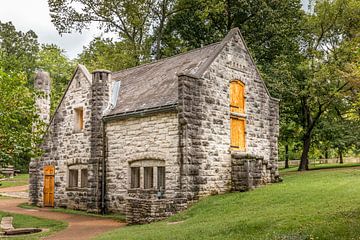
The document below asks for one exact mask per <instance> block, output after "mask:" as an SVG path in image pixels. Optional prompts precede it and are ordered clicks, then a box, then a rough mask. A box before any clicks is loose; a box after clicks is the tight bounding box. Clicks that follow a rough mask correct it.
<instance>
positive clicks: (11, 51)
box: [0, 22, 74, 171]
mask: <svg viewBox="0 0 360 240" xmlns="http://www.w3.org/2000/svg"><path fill="white" fill-rule="evenodd" d="M73 68H74V64H73V63H72V62H71V61H69V60H68V59H67V58H66V57H65V56H64V54H63V51H62V50H61V49H59V48H58V47H56V46H55V45H43V46H42V47H41V48H40V46H39V44H38V42H37V36H36V34H35V33H34V32H33V31H28V32H27V33H22V32H21V31H17V30H16V29H15V27H14V26H13V25H12V23H11V22H9V23H1V22H0V165H7V164H11V165H15V168H17V169H20V170H22V171H27V168H28V163H29V161H30V158H31V157H35V156H37V155H38V154H39V149H38V148H37V146H38V144H39V143H40V140H41V137H42V135H43V131H42V130H41V129H43V128H42V127H41V126H43V123H42V122H40V120H39V118H38V116H37V115H36V109H35V105H34V103H35V98H36V96H37V95H39V94H41V93H37V92H34V89H33V82H34V74H35V70H36V69H42V70H45V71H48V72H49V73H50V74H51V77H52V87H53V89H52V110H54V108H55V107H56V105H57V103H58V102H59V99H60V97H61V96H62V94H63V92H64V89H65V86H66V84H67V82H68V81H69V79H70V76H71V74H72V71H73ZM35 125H37V126H39V127H38V128H36V129H35V128H34V131H33V126H35Z"/></svg>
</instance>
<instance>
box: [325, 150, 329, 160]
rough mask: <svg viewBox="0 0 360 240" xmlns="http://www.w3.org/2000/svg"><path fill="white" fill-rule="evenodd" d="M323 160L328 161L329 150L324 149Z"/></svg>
mask: <svg viewBox="0 0 360 240" xmlns="http://www.w3.org/2000/svg"><path fill="white" fill-rule="evenodd" d="M325 159H329V149H328V148H325Z"/></svg>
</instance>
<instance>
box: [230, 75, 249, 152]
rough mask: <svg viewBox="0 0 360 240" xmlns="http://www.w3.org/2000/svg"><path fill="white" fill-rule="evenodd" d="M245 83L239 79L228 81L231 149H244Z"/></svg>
mask: <svg viewBox="0 0 360 240" xmlns="http://www.w3.org/2000/svg"><path fill="white" fill-rule="evenodd" d="M244 114H245V85H244V84H243V83H242V82H241V81H238V80H236V81H231V82H230V138H231V140H230V145H231V148H232V149H235V150H241V151H245V146H246V139H245V136H246V135H245V128H246V119H245V115H244Z"/></svg>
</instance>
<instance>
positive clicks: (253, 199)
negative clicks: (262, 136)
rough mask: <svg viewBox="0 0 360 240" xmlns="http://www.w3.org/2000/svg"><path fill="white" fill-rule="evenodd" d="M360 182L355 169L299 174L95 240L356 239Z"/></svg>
mask: <svg viewBox="0 0 360 240" xmlns="http://www.w3.org/2000/svg"><path fill="white" fill-rule="evenodd" d="M359 177H360V172H359V170H358V169H351V168H348V169H338V170H335V169H334V170H332V171H321V170H318V171H310V172H306V173H301V174H300V173H296V172H295V173H292V174H289V175H286V176H284V182H283V183H280V184H274V185H270V186H267V187H266V188H258V189H256V190H254V191H250V192H245V193H230V194H224V195H219V196H211V197H207V198H204V199H202V200H201V201H200V202H199V203H196V204H195V205H194V206H192V207H191V208H190V209H188V210H186V211H184V212H182V213H179V214H177V215H175V216H173V217H171V218H170V219H169V220H166V221H162V222H157V223H152V224H147V225H142V226H129V227H126V228H123V229H118V230H115V231H112V232H109V233H106V234H104V235H102V236H100V237H98V238H97V239H169V238H171V239H356V238H357V237H358V236H359V234H360V230H359V226H360V218H359V217H360V209H359V204H360V178H359ZM358 183H359V184H358ZM345 186H351V188H349V187H345ZM299 199H301V201H300V202H299ZM301 203H303V204H301Z"/></svg>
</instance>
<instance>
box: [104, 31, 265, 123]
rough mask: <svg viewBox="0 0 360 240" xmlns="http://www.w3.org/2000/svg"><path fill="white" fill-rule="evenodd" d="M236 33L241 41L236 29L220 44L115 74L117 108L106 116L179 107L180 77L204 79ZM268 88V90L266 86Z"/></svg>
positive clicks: (113, 76)
mask: <svg viewBox="0 0 360 240" xmlns="http://www.w3.org/2000/svg"><path fill="white" fill-rule="evenodd" d="M234 34H239V35H240V37H241V38H242V36H241V33H240V30H239V29H238V28H234V29H232V30H231V31H230V32H229V33H228V34H227V36H226V37H225V38H224V39H223V40H222V41H221V42H218V43H214V44H211V45H208V46H205V47H202V48H198V49H195V50H192V51H189V52H186V53H182V54H179V55H176V56H173V57H169V58H165V59H162V60H159V61H156V62H153V63H149V64H144V65H140V66H137V67H134V68H129V69H125V70H122V71H119V72H114V73H112V78H113V80H115V81H121V87H120V91H119V96H118V99H117V102H116V105H115V107H114V108H113V109H112V110H111V111H110V112H108V114H107V115H106V117H112V116H119V115H127V114H128V113H133V112H138V111H142V110H148V109H156V108H159V107H164V106H170V105H174V104H176V103H177V101H178V81H177V78H178V76H179V75H187V76H192V77H194V78H201V77H202V74H203V73H204V72H205V71H206V69H207V68H208V67H209V65H210V64H211V63H212V62H213V61H214V59H215V58H216V57H217V56H218V54H219V53H220V52H221V51H222V49H223V48H224V46H225V45H226V44H227V42H228V41H229V40H230V39H231V38H232V37H233V36H234ZM242 40H243V39H242ZM243 41H244V40H243ZM244 44H245V42H244ZM245 46H246V45H245ZM250 57H251V56H250ZM254 65H255V64H254ZM255 68H256V65H255ZM259 75H260V73H259ZM264 86H265V83H264ZM265 89H266V90H267V88H266V86H265ZM268 94H269V92H268ZM269 96H270V94H269Z"/></svg>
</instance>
